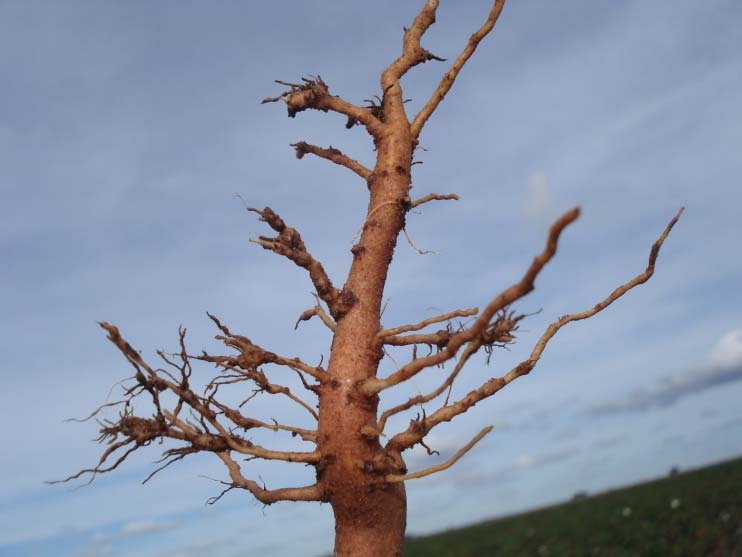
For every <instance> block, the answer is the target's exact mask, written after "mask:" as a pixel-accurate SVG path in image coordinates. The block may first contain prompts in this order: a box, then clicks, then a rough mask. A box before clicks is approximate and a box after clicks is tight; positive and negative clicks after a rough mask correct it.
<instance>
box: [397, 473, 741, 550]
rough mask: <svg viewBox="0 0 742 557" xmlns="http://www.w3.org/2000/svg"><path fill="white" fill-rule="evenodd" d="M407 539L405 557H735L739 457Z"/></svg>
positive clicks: (738, 539) (738, 544)
mask: <svg viewBox="0 0 742 557" xmlns="http://www.w3.org/2000/svg"><path fill="white" fill-rule="evenodd" d="M673 472H674V473H673V474H672V475H671V477H668V478H665V479H661V480H656V481H652V482H649V483H645V484H641V485H636V486H632V487H628V488H624V489H620V490H616V491H611V492H608V493H603V494H601V495H595V496H592V497H590V496H588V497H585V496H584V495H585V494H584V493H583V494H580V497H576V498H575V500H573V501H571V502H569V503H564V504H561V505H557V506H553V507H549V508H546V509H541V510H538V511H533V512H529V513H525V514H520V515H517V516H512V517H507V518H503V519H498V520H492V521H488V522H483V523H481V524H478V525H475V526H470V527H468V528H463V529H461V530H453V531H449V532H444V533H441V534H436V535H433V536H428V537H424V538H409V539H407V542H406V544H405V550H404V556H405V557H516V556H517V557H524V556H529V557H530V556H535V557H541V556H552V557H554V556H570V557H571V556H577V557H588V556H590V557H592V556H601V557H619V556H620V557H669V556H683V557H712V556H713V557H742V458H739V459H736V460H732V461H728V462H724V463H721V464H716V465H713V466H709V467H707V468H703V469H701V470H695V471H692V472H686V473H680V474H678V473H677V470H674V471H673Z"/></svg>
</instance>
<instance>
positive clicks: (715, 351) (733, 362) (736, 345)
mask: <svg viewBox="0 0 742 557" xmlns="http://www.w3.org/2000/svg"><path fill="white" fill-rule="evenodd" d="M709 361H710V362H711V365H712V366H713V367H719V368H725V369H728V368H732V367H742V329H734V330H732V331H729V332H728V333H726V334H725V335H724V336H722V337H721V338H720V339H719V340H718V342H717V343H716V344H715V345H714V347H713V348H712V349H711V354H710V355H709Z"/></svg>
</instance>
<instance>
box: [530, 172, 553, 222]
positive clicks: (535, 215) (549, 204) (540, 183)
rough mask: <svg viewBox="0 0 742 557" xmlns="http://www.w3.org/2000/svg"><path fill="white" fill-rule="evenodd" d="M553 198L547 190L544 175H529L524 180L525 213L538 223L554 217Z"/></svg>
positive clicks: (534, 173)
mask: <svg viewBox="0 0 742 557" xmlns="http://www.w3.org/2000/svg"><path fill="white" fill-rule="evenodd" d="M554 212H555V210H554V196H553V195H552V193H551V189H550V188H549V183H548V181H547V179H546V174H544V173H543V172H541V171H536V172H533V173H531V174H530V175H529V176H528V179H527V180H526V199H525V213H526V216H527V217H528V218H530V219H533V220H535V221H538V222H544V221H548V219H550V218H551V217H552V216H553V215H554Z"/></svg>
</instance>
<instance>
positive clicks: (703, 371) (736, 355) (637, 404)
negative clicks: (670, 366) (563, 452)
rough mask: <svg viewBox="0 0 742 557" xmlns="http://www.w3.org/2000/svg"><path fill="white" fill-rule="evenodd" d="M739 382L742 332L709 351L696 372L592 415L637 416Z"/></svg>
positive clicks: (595, 410) (604, 405)
mask: <svg viewBox="0 0 742 557" xmlns="http://www.w3.org/2000/svg"><path fill="white" fill-rule="evenodd" d="M733 381H742V329H735V330H732V331H729V332H728V333H726V334H725V335H724V336H722V337H721V338H720V339H719V340H718V342H717V343H716V344H715V345H714V347H713V348H712V349H711V352H710V354H709V357H708V360H707V363H706V364H705V365H702V366H700V367H699V368H697V369H693V370H691V371H688V372H685V373H679V374H676V375H671V376H668V377H665V378H663V379H661V380H660V381H658V382H657V383H656V384H655V386H654V387H653V388H649V389H637V390H635V391H633V392H631V393H630V394H629V395H628V396H626V397H624V398H620V399H617V400H612V401H607V402H603V403H600V404H596V405H593V406H592V407H591V409H590V412H591V413H593V414H610V413H617V412H641V411H644V410H649V409H652V408H662V407H667V406H671V405H672V404H675V403H676V402H677V401H678V400H680V399H681V398H684V397H688V396H693V395H697V394H699V393H701V392H703V391H705V390H707V389H711V388H713V387H716V386H718V385H723V384H726V383H731V382H733Z"/></svg>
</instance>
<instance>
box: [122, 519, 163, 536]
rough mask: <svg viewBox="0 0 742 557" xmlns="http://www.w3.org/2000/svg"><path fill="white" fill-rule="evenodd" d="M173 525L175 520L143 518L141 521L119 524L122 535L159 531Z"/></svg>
mask: <svg viewBox="0 0 742 557" xmlns="http://www.w3.org/2000/svg"><path fill="white" fill-rule="evenodd" d="M173 527H175V522H172V521H170V520H144V521H141V522H128V523H126V524H122V525H121V533H122V534H123V535H127V536H130V535H134V534H146V533H149V532H160V531H162V530H169V529H170V528H173Z"/></svg>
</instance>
